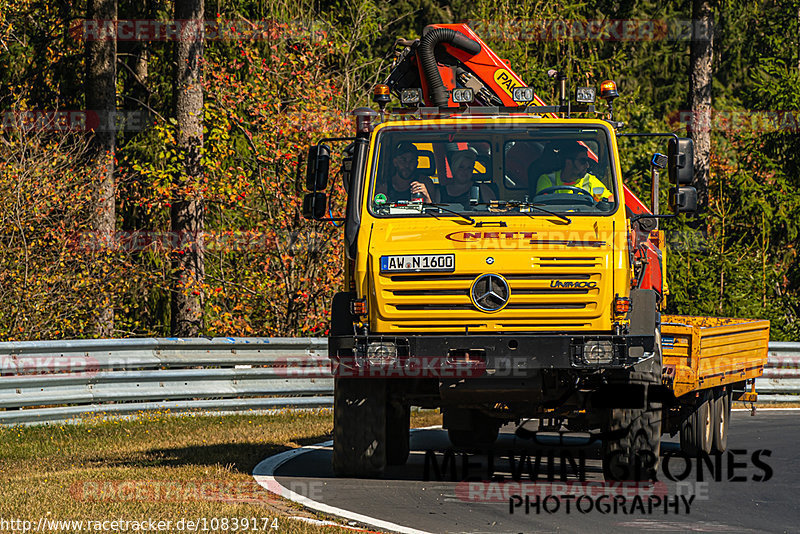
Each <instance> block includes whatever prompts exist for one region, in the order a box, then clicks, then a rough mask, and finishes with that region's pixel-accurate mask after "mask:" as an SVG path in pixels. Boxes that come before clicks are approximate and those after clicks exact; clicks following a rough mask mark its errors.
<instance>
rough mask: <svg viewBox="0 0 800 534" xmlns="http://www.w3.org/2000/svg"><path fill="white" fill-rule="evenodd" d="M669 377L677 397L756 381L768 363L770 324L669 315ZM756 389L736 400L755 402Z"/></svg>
mask: <svg viewBox="0 0 800 534" xmlns="http://www.w3.org/2000/svg"><path fill="white" fill-rule="evenodd" d="M661 321H662V322H661V343H662V348H663V351H664V355H663V365H664V379H665V382H667V385H670V386H671V387H672V389H673V391H674V393H675V396H676V397H682V396H683V395H687V394H690V393H692V392H697V391H700V390H703V389H710V388H715V387H719V386H726V385H731V386H732V385H733V384H739V383H741V382H751V383H752V382H753V379H755V378H757V377H759V376H761V374H762V373H763V372H764V366H765V365H766V364H767V350H768V343H769V321H764V320H753V319H731V318H724V317H689V316H685V315H664V316H662V320H661ZM756 396H757V395H756V393H755V391H752V390H751V391H741V390H740V391H739V392H737V393H734V399H733V400H743V401H755V400H756Z"/></svg>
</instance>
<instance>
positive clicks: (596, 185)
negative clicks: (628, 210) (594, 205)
mask: <svg viewBox="0 0 800 534" xmlns="http://www.w3.org/2000/svg"><path fill="white" fill-rule="evenodd" d="M558 185H570V186H573V187H580V188H581V189H583V190H584V191H586V192H588V193H591V195H592V198H594V201H595V202H600V201H601V200H602V199H606V200H608V201H613V200H614V195H612V194H611V191H609V190H608V188H607V187H606V186H605V184H603V182H601V181H600V180H599V179H598V178H597V177H596V176H594V175H591V174H589V173H586V175H584V177H583V178H581V179H580V180H578V181H577V182H575V183H574V184H565V183H564V182H562V181H561V171H555V172H552V173H550V174H543V175H541V176H539V180H538V181H537V182H536V192H537V193H538V192H539V191H542V190H544V189H547V188H548V187H555V186H558ZM564 193H572V191H568V190H564Z"/></svg>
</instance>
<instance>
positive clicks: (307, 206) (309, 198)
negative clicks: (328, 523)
mask: <svg viewBox="0 0 800 534" xmlns="http://www.w3.org/2000/svg"><path fill="white" fill-rule="evenodd" d="M327 204H328V196H327V195H326V194H325V193H308V194H307V195H306V196H305V197H303V217H305V218H306V219H316V220H319V219H324V218H325V216H326V215H327V213H325V209H326V208H327Z"/></svg>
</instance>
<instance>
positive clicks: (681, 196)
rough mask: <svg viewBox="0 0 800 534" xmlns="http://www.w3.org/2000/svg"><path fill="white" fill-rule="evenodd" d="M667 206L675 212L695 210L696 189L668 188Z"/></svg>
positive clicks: (692, 211) (691, 211)
mask: <svg viewBox="0 0 800 534" xmlns="http://www.w3.org/2000/svg"><path fill="white" fill-rule="evenodd" d="M669 207H670V208H672V211H674V212H675V213H694V212H696V211H697V189H695V188H694V187H673V188H672V189H670V190H669Z"/></svg>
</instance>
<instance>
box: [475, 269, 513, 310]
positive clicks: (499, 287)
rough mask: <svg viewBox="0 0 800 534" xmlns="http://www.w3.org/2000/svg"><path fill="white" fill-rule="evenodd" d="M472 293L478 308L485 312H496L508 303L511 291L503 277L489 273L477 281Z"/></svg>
mask: <svg viewBox="0 0 800 534" xmlns="http://www.w3.org/2000/svg"><path fill="white" fill-rule="evenodd" d="M470 293H471V295H470V296H471V297H472V302H473V304H475V307H476V308H478V309H479V310H481V311H485V312H496V311H498V310H500V309H502V308H503V307H504V306H505V305H506V304H507V303H508V298H509V296H510V293H511V291H510V290H509V287H508V282H506V281H505V279H504V278H503V277H502V276H500V275H499V274H493V273H489V274H483V275H481V276H479V277H478V278H476V279H475V282H473V283H472V290H471V291H470Z"/></svg>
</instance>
